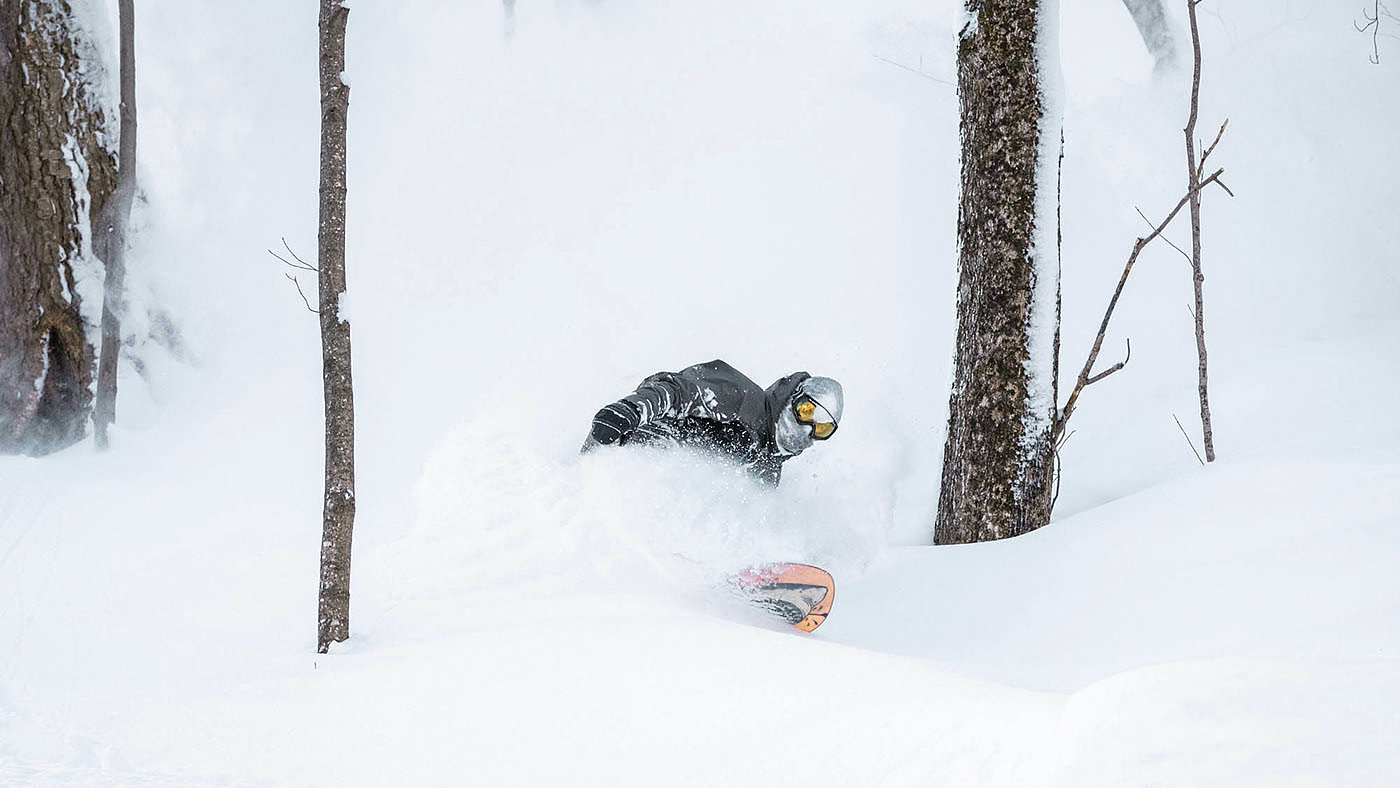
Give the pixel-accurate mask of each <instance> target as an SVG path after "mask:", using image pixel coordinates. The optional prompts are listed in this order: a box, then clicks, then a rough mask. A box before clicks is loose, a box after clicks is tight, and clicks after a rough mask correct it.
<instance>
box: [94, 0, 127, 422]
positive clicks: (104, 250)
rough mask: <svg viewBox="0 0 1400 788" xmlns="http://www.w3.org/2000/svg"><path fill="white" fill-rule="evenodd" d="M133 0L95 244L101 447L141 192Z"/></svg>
mask: <svg viewBox="0 0 1400 788" xmlns="http://www.w3.org/2000/svg"><path fill="white" fill-rule="evenodd" d="M132 6H133V3H132V0H118V2H117V7H118V12H117V13H118V18H119V20H120V21H119V27H120V30H121V33H120V39H121V44H120V50H121V67H120V78H121V156H120V158H119V159H118V161H117V188H116V191H115V192H114V193H113V194H112V198H111V199H110V200H108V201H107V205H106V206H105V207H104V208H103V210H102V214H101V217H100V220H99V221H98V222H97V224H96V225H95V227H96V236H95V237H94V239H93V248H94V250H95V251H96V252H97V256H98V257H100V258H101V259H102V262H103V263H104V264H105V266H106V269H107V276H106V278H105V280H104V283H103V287H102V353H101V355H100V356H99V358H98V364H97V399H96V402H95V403H94V405H93V413H92V426H93V435H94V438H95V439H96V443H97V447H98V448H99V449H105V448H107V428H108V427H109V426H111V424H112V423H113V422H115V421H116V420H117V360H118V358H119V357H120V353H121V325H122V324H121V320H122V315H123V313H124V312H125V311H126V310H125V308H124V303H125V299H124V298H123V297H122V296H123V293H124V291H125V289H126V232H127V223H128V222H129V221H130V218H131V203H132V200H134V199H135V197H136V20H135V13H134V11H135V10H134V8H133V7H132Z"/></svg>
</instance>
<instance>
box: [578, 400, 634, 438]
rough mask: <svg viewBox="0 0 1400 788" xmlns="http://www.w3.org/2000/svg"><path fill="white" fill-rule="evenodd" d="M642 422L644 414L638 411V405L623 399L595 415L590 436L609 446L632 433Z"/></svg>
mask: <svg viewBox="0 0 1400 788" xmlns="http://www.w3.org/2000/svg"><path fill="white" fill-rule="evenodd" d="M641 423H642V416H641V414H640V413H638V412H637V406H636V405H633V404H632V403H630V402H628V401H627V400H625V399H621V400H618V401H617V402H614V403H613V404H611V405H609V406H607V407H606V408H603V409H602V410H600V411H598V413H597V414H596V415H595V416H594V417H593V429H592V430H591V431H590V432H589V433H588V437H589V438H591V439H592V440H594V441H597V442H598V443H599V444H601V445H603V446H607V445H610V444H614V443H617V442H618V441H620V440H622V439H623V438H624V437H626V436H627V435H629V434H631V432H632V430H635V429H637V425H639V424H641Z"/></svg>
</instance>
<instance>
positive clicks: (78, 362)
mask: <svg viewBox="0 0 1400 788" xmlns="http://www.w3.org/2000/svg"><path fill="white" fill-rule="evenodd" d="M105 78H106V77H105V70H104V67H103V63H102V61H101V58H100V57H99V55H98V51H97V49H96V47H95V46H94V42H93V41H92V40H90V38H89V37H88V35H87V33H86V32H85V30H84V29H83V27H82V26H81V25H80V24H77V23H76V22H75V20H74V18H73V13H72V9H71V7H70V3H68V2H62V1H61V0H26V1H25V2H15V0H4V1H3V2H0V184H2V185H0V451H4V452H23V453H29V454H45V453H48V452H50V451H53V450H55V449H59V448H62V447H64V446H67V445H69V444H71V443H73V442H75V441H77V440H80V439H81V438H82V437H83V435H85V434H86V432H87V420H88V416H89V413H90V411H91V407H92V376H93V355H94V354H93V348H92V345H91V342H90V340H89V336H90V332H92V331H93V330H94V329H95V326H96V317H95V315H94V314H92V312H94V311H95V309H96V307H97V306H98V304H97V299H96V297H95V296H96V294H97V293H100V287H101V276H102V269H101V264H100V263H99V262H98V261H97V260H96V258H95V257H94V255H93V254H92V232H91V227H92V224H93V222H94V220H95V219H96V217H97V216H98V215H99V213H100V212H101V210H102V209H103V206H104V205H105V204H106V202H107V201H108V197H109V195H111V193H112V189H113V187H114V186H115V183H116V157H115V151H114V149H113V148H114V144H113V143H114V142H115V135H113V134H112V133H111V131H112V129H111V121H112V118H111V117H110V115H109V113H108V112H107V110H106V109H105V108H104V103H105V100H106V91H105V89H104V88H105V86H104V80H105ZM80 293H87V294H88V296H89V298H88V303H84V299H83V297H82V295H80Z"/></svg>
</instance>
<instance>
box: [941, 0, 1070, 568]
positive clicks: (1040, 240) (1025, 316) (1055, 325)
mask: <svg viewBox="0 0 1400 788" xmlns="http://www.w3.org/2000/svg"><path fill="white" fill-rule="evenodd" d="M966 11H967V19H966V22H965V24H964V27H963V29H962V34H961V40H960V41H959V44H958V96H959V100H960V103H961V113H962V114H961V129H960V130H961V136H962V182H961V197H960V203H959V208H958V268H959V280H958V296H957V310H958V330H957V350H956V355H955V359H954V372H953V391H952V395H951V397H950V400H949V416H948V437H947V443H946V444H945V445H944V452H943V480H942V487H941V489H940V492H939V499H938V519H937V522H936V523H935V526H934V541H935V543H937V544H957V543H966V542H981V541H987V540H991V539H1002V538H1006V537H1010V536H1016V535H1018V534H1023V533H1026V532H1027V531H1031V530H1033V529H1035V528H1039V527H1040V526H1042V525H1045V524H1046V523H1047V522H1049V520H1050V506H1051V500H1052V486H1053V485H1052V482H1053V477H1054V448H1053V446H1052V444H1051V427H1052V425H1053V422H1054V417H1055V401H1056V365H1057V359H1056V358H1055V356H1056V355H1057V348H1058V345H1059V243H1058V222H1057V214H1058V188H1057V179H1058V163H1059V152H1060V146H1061V137H1060V109H1059V54H1058V48H1057V43H1056V39H1057V36H1058V16H1059V9H1058V7H1057V5H1056V3H1055V0H967V4H966Z"/></svg>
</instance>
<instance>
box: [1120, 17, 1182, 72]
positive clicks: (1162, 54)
mask: <svg viewBox="0 0 1400 788" xmlns="http://www.w3.org/2000/svg"><path fill="white" fill-rule="evenodd" d="M1123 5H1124V7H1126V8H1127V9H1128V14H1129V15H1131V16H1132V17H1133V24H1135V25H1137V29H1138V34H1139V35H1141V36H1142V43H1143V44H1144V45H1145V46H1146V47H1147V52H1148V54H1150V55H1152V62H1153V64H1154V65H1153V70H1154V71H1155V72H1156V73H1157V74H1161V73H1162V72H1164V71H1168V70H1170V69H1172V68H1175V66H1176V37H1175V36H1173V35H1172V28H1171V25H1170V24H1168V23H1167V14H1166V11H1165V10H1163V8H1162V0H1123Z"/></svg>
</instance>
